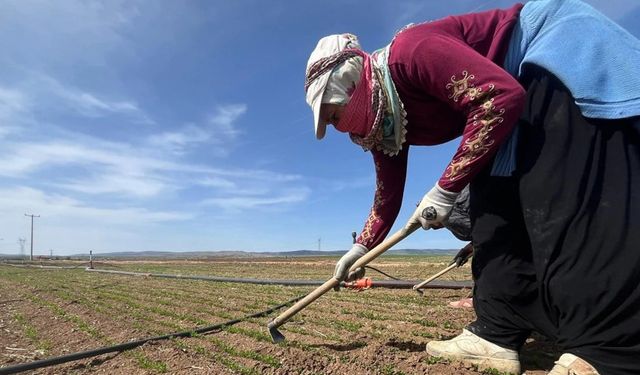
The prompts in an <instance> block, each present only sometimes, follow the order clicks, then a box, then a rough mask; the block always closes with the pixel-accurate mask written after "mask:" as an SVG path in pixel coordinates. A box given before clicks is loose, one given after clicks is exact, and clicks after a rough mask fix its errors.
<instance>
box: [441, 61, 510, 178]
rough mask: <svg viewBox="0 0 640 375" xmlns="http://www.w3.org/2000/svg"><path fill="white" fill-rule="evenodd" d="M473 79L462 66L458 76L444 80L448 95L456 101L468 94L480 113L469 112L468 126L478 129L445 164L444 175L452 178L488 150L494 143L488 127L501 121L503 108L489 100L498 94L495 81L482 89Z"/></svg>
mask: <svg viewBox="0 0 640 375" xmlns="http://www.w3.org/2000/svg"><path fill="white" fill-rule="evenodd" d="M474 79H475V76H474V75H473V74H469V73H468V72H467V71H466V70H465V71H463V72H462V78H461V79H456V76H455V75H453V76H452V77H451V83H447V85H446V88H447V90H449V92H450V94H449V96H448V97H449V99H452V100H453V101H454V102H457V101H458V100H459V99H460V97H463V98H468V99H469V101H470V102H471V103H472V104H473V105H477V106H478V107H479V110H480V113H477V114H475V115H474V116H473V123H472V126H479V127H480V129H479V130H478V131H477V132H476V133H475V134H474V135H473V136H471V137H469V139H467V140H465V142H464V144H463V145H462V150H463V151H465V152H464V153H463V155H461V156H459V157H457V158H455V159H454V160H452V161H451V164H450V165H449V170H448V172H447V173H446V174H445V177H448V178H450V179H451V181H455V180H457V179H459V178H461V177H463V176H465V175H467V174H468V173H469V168H468V167H469V164H471V162H473V161H474V160H476V159H478V158H480V157H481V156H483V155H484V154H486V153H487V152H488V151H489V147H490V146H491V145H493V144H494V143H495V141H494V140H493V139H491V138H490V137H489V134H490V132H491V130H493V128H494V126H495V125H498V124H500V123H502V121H504V118H503V117H502V116H503V115H504V112H505V110H504V108H501V109H497V108H496V107H495V105H494V104H493V101H494V96H495V95H496V94H498V90H496V88H495V85H493V84H489V85H487V90H486V91H484V90H483V89H482V88H481V87H476V86H475V85H474V84H473V82H471V81H472V80H474Z"/></svg>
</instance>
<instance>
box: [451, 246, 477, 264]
mask: <svg viewBox="0 0 640 375" xmlns="http://www.w3.org/2000/svg"><path fill="white" fill-rule="evenodd" d="M472 256H473V245H472V244H471V243H468V244H467V246H465V247H463V248H462V249H460V251H458V254H456V256H455V257H453V260H452V261H451V263H449V265H452V264H454V263H455V264H456V265H457V266H458V267H460V266H462V265H463V264H465V263H467V261H468V260H469V258H471V257H472Z"/></svg>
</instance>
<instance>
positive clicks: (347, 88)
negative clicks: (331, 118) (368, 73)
mask: <svg viewBox="0 0 640 375" xmlns="http://www.w3.org/2000/svg"><path fill="white" fill-rule="evenodd" d="M360 73H362V57H352V58H350V59H348V60H346V61H345V62H343V63H342V64H340V65H338V66H337V67H335V68H334V69H333V71H331V73H330V75H329V80H328V81H327V87H326V88H325V90H324V94H323V95H322V103H332V104H342V105H345V104H347V103H348V102H349V97H350V96H351V93H352V92H353V90H354V89H355V87H356V85H357V84H358V82H360Z"/></svg>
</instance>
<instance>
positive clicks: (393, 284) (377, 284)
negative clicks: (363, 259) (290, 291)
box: [86, 268, 473, 289]
mask: <svg viewBox="0 0 640 375" xmlns="http://www.w3.org/2000/svg"><path fill="white" fill-rule="evenodd" d="M86 271H89V272H100V273H108V274H115V275H125V276H143V277H160V278H168V279H189V280H203V281H216V282H228V283H244V284H261V285H285V286H317V285H322V284H324V283H325V280H284V279H243V278H236V277H217V276H197V275H172V274H166V273H144V272H129V271H113V270H101V269H96V268H94V269H91V268H87V269H86ZM419 282H420V281H419V280H417V281H412V280H369V282H368V284H367V285H366V288H390V289H411V288H413V286H414V285H416V284H417V283H419ZM340 286H342V287H346V288H354V289H363V288H362V287H358V285H357V284H355V283H345V282H342V283H341V284H340ZM472 286H473V282H472V281H467V280H465V281H453V280H450V281H449V280H442V281H434V282H431V283H430V284H428V285H425V286H424V287H423V288H430V289H464V288H471V287H472Z"/></svg>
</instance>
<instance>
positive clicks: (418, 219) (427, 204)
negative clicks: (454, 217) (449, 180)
mask: <svg viewBox="0 0 640 375" xmlns="http://www.w3.org/2000/svg"><path fill="white" fill-rule="evenodd" d="M458 194H459V193H454V192H451V191H447V190H444V189H443V188H441V187H440V186H438V184H436V185H435V186H434V187H433V188H432V189H431V190H429V192H428V193H427V194H425V195H424V197H423V198H422V200H421V201H420V203H418V208H417V209H416V210H415V212H414V213H413V215H411V219H409V221H408V222H407V225H406V226H405V228H410V227H413V226H415V225H418V224H419V225H421V226H422V228H423V229H429V228H442V226H443V223H444V220H445V219H446V218H448V217H449V214H450V213H451V209H452V208H453V203H454V202H455V201H456V197H457V196H458Z"/></svg>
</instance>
